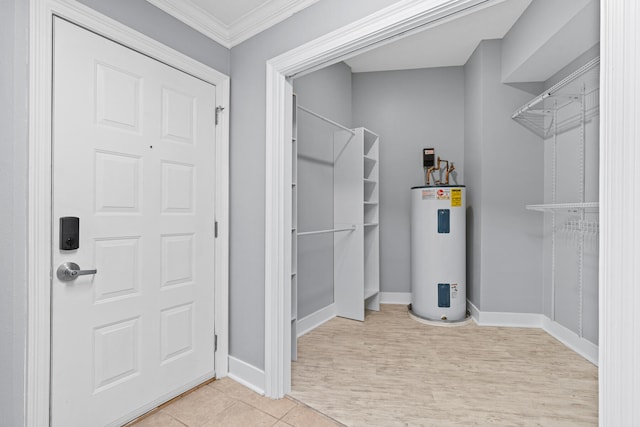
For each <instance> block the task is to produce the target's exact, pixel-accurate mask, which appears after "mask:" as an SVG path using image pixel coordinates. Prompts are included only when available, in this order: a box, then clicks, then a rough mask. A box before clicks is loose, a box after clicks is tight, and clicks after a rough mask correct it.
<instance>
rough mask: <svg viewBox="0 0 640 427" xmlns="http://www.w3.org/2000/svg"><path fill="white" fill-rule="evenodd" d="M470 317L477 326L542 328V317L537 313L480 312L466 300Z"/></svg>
mask: <svg viewBox="0 0 640 427" xmlns="http://www.w3.org/2000/svg"><path fill="white" fill-rule="evenodd" d="M467 306H468V307H469V311H470V312H471V317H473V320H475V322H476V323H477V324H478V325H479V326H503V327H508V328H542V319H543V317H544V316H543V315H542V314H538V313H505V312H496V311H480V310H478V308H477V307H476V306H475V305H473V303H471V301H468V300H467Z"/></svg>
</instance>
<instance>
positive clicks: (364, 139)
mask: <svg viewBox="0 0 640 427" xmlns="http://www.w3.org/2000/svg"><path fill="white" fill-rule="evenodd" d="M379 149H380V141H379V139H378V136H377V135H376V134H374V133H373V132H370V131H368V130H366V129H364V128H356V129H355V136H351V135H350V134H348V133H347V132H344V131H338V132H336V134H335V135H334V154H339V155H336V156H335V158H334V167H333V178H334V204H333V205H334V208H333V209H334V211H333V213H334V217H333V221H334V224H335V225H336V226H346V225H348V224H356V229H355V230H354V231H353V232H352V233H349V234H348V235H345V234H337V235H334V254H333V255H334V302H335V305H336V314H337V315H338V316H340V317H345V318H349V319H354V320H360V321H364V318H365V310H379V309H380V301H379V296H378V295H379V289H380V250H379V242H380V240H379V229H378V227H376V226H377V225H378V211H379V200H380V199H379V197H380V193H379V189H380V183H379V181H378V179H379V163H378V156H379V152H380V151H379ZM363 297H364V300H363Z"/></svg>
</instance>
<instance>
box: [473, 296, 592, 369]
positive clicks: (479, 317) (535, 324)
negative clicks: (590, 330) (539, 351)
mask: <svg viewBox="0 0 640 427" xmlns="http://www.w3.org/2000/svg"><path fill="white" fill-rule="evenodd" d="M467 307H468V308H469V311H470V312H471V317H472V318H473V320H474V321H475V322H476V324H478V325H479V326H501V327H507V328H539V329H542V330H543V331H545V332H546V333H548V334H549V335H551V336H552V337H554V338H555V339H557V340H558V341H560V342H561V343H562V344H564V345H565V346H566V347H568V348H570V349H571V350H573V351H575V352H576V353H578V354H579V355H580V356H582V357H584V358H585V359H586V360H588V361H589V362H591V363H593V364H594V365H596V366H598V346H597V345H595V344H593V343H592V342H590V341H587V340H586V339H584V338H581V337H580V336H578V334H576V333H575V332H573V331H572V330H570V329H568V328H566V327H565V326H562V325H561V324H559V323H558V322H556V321H553V320H551V319H549V318H548V317H547V316H545V315H544V314H537V313H502V312H491V311H480V310H478V308H477V307H476V306H475V305H474V304H473V303H472V302H471V301H468V300H467Z"/></svg>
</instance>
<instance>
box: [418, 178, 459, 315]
mask: <svg viewBox="0 0 640 427" xmlns="http://www.w3.org/2000/svg"><path fill="white" fill-rule="evenodd" d="M465 206H466V203H465V188H464V186H461V185H455V186H454V185H442V186H431V187H413V188H412V189H411V311H412V314H414V315H416V316H418V317H421V318H424V319H427V320H435V321H451V322H455V321H462V320H465V317H466V312H467V292H466V274H467V270H466V207H465Z"/></svg>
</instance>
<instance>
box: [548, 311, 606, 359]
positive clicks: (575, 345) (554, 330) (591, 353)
mask: <svg viewBox="0 0 640 427" xmlns="http://www.w3.org/2000/svg"><path fill="white" fill-rule="evenodd" d="M542 329H544V330H545V332H546V333H548V334H549V335H551V336H552V337H554V338H555V339H557V340H558V341H560V342H561V343H562V344H564V345H566V346H567V347H569V348H570V349H571V350H573V351H575V352H576V353H578V354H579V355H581V356H582V357H584V358H585V359H587V360H588V361H589V362H591V363H593V364H594V365H596V366H598V346H597V345H595V344H594V343H592V342H591V341H587V340H586V339H584V338H581V337H580V336H579V335H578V334H576V333H575V332H573V331H572V330H570V329H568V328H566V327H564V326H562V325H561V324H559V323H558V322H554V321H553V320H551V319H549V318H548V317H546V316H544V321H543V324H542Z"/></svg>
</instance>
